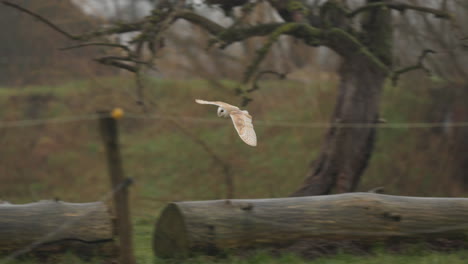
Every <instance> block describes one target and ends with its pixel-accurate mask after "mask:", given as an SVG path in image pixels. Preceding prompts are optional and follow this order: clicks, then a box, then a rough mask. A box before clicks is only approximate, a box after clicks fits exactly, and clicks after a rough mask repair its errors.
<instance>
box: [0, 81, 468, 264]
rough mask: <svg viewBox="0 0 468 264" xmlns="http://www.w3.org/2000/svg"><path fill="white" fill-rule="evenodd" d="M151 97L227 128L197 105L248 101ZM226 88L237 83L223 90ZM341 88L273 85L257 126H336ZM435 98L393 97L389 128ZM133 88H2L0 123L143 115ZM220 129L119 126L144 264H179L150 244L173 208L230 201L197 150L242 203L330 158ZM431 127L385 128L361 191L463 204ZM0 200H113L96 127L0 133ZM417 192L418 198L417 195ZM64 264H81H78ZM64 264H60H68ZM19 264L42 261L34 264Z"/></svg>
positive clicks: (446, 258)
mask: <svg viewBox="0 0 468 264" xmlns="http://www.w3.org/2000/svg"><path fill="white" fill-rule="evenodd" d="M147 82H148V90H147V91H146V94H147V96H148V98H149V99H150V100H151V101H154V102H156V105H157V107H154V106H153V105H151V106H150V113H149V115H150V116H151V115H161V114H166V115H173V116H188V117H196V118H200V117H201V118H206V119H209V120H219V119H217V118H216V116H215V111H216V108H215V107H210V106H201V105H197V104H195V103H194V102H193V99H194V98H203V99H207V100H211V99H220V98H223V100H226V101H227V102H231V103H233V104H237V103H239V98H237V97H236V96H235V95H234V94H233V93H232V92H231V91H230V90H228V89H220V88H216V87H212V86H211V84H210V83H208V82H205V81H202V80H192V81H169V80H153V79H148V80H147ZM222 85H223V86H225V88H233V87H234V86H235V85H234V84H233V83H232V82H229V81H223V82H222ZM334 86H335V83H333V82H329V83H318V82H316V83H312V84H307V85H304V84H301V83H297V82H288V81H283V82H279V81H275V82H265V83H264V84H262V88H261V90H259V91H257V92H255V93H254V94H253V96H254V101H253V103H251V105H249V106H248V110H249V112H250V113H252V114H253V116H254V118H255V119H254V124H255V121H256V120H263V121H265V120H268V121H271V123H281V122H298V123H305V124H307V123H310V122H327V120H328V118H329V115H330V113H331V111H332V108H333V104H334V98H335V89H334V88H333V87H334ZM426 89H428V88H417V89H412V90H411V89H405V87H403V88H400V87H388V88H387V89H386V90H385V93H384V96H383V102H382V116H383V117H384V118H386V119H387V120H388V121H389V122H416V121H421V120H424V119H425V118H426V117H425V113H426V112H427V109H428V108H430V104H431V102H430V96H429V93H428V91H427V90H426ZM134 93H135V91H134V88H133V83H132V80H129V79H125V78H105V79H94V80H92V81H77V82H69V83H65V84H63V85H59V86H34V87H22V88H1V89H0V103H1V104H2V106H3V107H2V108H0V118H1V119H2V120H22V119H34V118H55V117H63V116H73V115H84V114H93V113H95V111H96V110H101V109H112V108H113V107H117V106H118V107H122V108H124V110H125V111H126V113H127V114H129V113H133V114H138V115H141V114H142V110H141V108H140V107H139V106H137V105H136V104H135V103H134V100H133V99H134V97H132V96H133V95H134ZM221 121H225V122H220V123H205V122H187V121H184V120H179V121H178V122H179V124H180V125H181V126H183V127H184V128H185V129H186V130H187V131H189V132H190V134H191V136H188V135H187V134H185V133H184V132H182V131H181V130H180V129H179V128H178V127H177V126H174V125H173V124H172V123H171V122H169V121H164V120H157V119H132V118H129V117H128V115H127V118H124V119H122V121H120V128H121V129H120V132H121V146H122V155H123V161H124V167H125V171H126V174H127V175H128V176H130V177H132V178H134V179H135V184H134V185H133V186H132V187H131V206H132V216H133V218H132V220H133V223H134V233H135V236H134V241H135V253H136V256H137V259H138V263H182V262H174V261H168V260H159V259H155V258H154V257H153V253H152V249H151V236H152V232H153V227H154V224H155V221H156V219H157V216H158V215H159V213H160V211H161V209H162V208H163V207H164V206H165V204H167V202H168V201H173V200H203V199H222V198H224V197H225V186H224V180H223V175H222V171H221V168H220V166H219V165H218V164H216V163H215V162H213V159H212V157H211V156H210V154H208V153H207V152H206V151H204V148H203V147H202V146H201V145H200V144H199V143H197V142H198V141H200V140H201V141H202V142H204V144H206V145H207V146H208V147H209V148H210V149H212V150H213V151H215V152H216V153H217V155H218V156H219V158H221V159H222V160H224V161H225V162H226V163H228V164H229V165H230V166H231V167H232V170H233V175H234V182H235V196H236V198H263V197H282V196H286V195H288V194H289V193H291V192H292V191H294V190H295V188H297V187H298V186H299V185H300V184H301V183H302V181H303V178H304V176H305V175H306V173H307V170H308V164H309V162H310V161H311V160H313V159H314V157H316V155H317V154H318V153H319V151H320V148H321V141H322V137H323V135H324V132H325V129H323V128H320V129H311V128H303V127H282V126H272V125H258V126H256V131H257V135H258V138H259V146H258V147H257V148H255V149H254V148H251V147H249V146H247V145H245V144H243V143H242V142H241V140H240V139H239V138H238V136H237V135H236V134H235V131H234V129H233V128H232V124H231V122H230V121H229V120H221ZM427 138H428V132H427V130H422V129H413V130H410V129H379V135H378V140H377V145H376V149H375V152H374V155H373V157H372V161H371V164H370V166H369V168H368V170H367V171H366V173H365V175H364V176H363V178H362V179H363V180H362V184H361V186H360V189H361V190H368V189H371V188H373V187H376V186H385V188H386V191H387V192H388V193H392V194H406V195H444V196H453V195H459V196H460V195H463V193H462V192H460V191H458V189H457V188H456V187H457V185H458V184H457V183H456V182H453V180H452V179H450V178H447V177H446V175H447V174H446V173H445V171H446V170H447V167H446V166H447V165H446V164H443V163H442V164H440V163H434V162H431V157H432V156H434V155H440V153H441V152H443V151H444V150H445V149H444V148H443V147H440V144H439V143H440V142H443V141H442V140H443V139H440V138H431V141H430V142H431V144H429V145H428V146H427V148H425V149H424V151H420V146H421V144H422V143H425V142H427ZM0 144H1V145H2V148H0V156H1V157H2V159H1V160H0V173H1V174H2V184H1V185H0V195H1V196H0V199H3V200H8V201H11V202H13V203H24V202H32V201H35V200H40V199H49V198H53V197H59V198H60V199H62V200H64V201H70V202H90V201H95V200H97V199H100V198H101V197H102V196H103V195H104V194H105V193H106V192H108V191H109V181H108V179H107V172H106V164H105V159H104V153H103V148H102V145H101V141H100V135H99V133H98V128H97V123H96V121H80V122H71V123H61V124H45V125H40V126H34V127H18V128H8V129H6V128H0ZM416 187H417V188H416ZM466 256H467V253H466V252H465V251H460V252H455V253H436V252H430V251H421V252H412V253H405V254H393V253H385V252H384V251H382V252H376V253H374V254H371V255H366V256H353V255H347V254H339V255H337V256H329V257H324V258H320V259H316V260H314V261H313V262H311V261H306V260H304V259H301V258H299V257H297V256H294V255H284V256H279V257H278V256H275V257H273V256H270V255H268V254H266V253H264V252H259V253H258V254H254V255H253V256H249V257H236V256H229V257H227V258H226V257H225V258H212V257H206V256H200V257H197V258H193V259H190V260H187V261H185V262H183V263H259V264H263V263H324V264H325V263H379V264H387V263H416V264H418V263H465V262H466ZM56 261H57V262H58V263H81V262H80V261H79V260H77V259H76V258H75V257H74V256H73V255H66V256H64V257H63V259H57V260H56ZM60 261H62V262H60ZM18 263H35V262H34V260H30V261H29V262H28V260H25V261H19V262H18Z"/></svg>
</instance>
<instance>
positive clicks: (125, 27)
mask: <svg viewBox="0 0 468 264" xmlns="http://www.w3.org/2000/svg"><path fill="white" fill-rule="evenodd" d="M2 3H3V4H4V5H6V6H9V7H12V8H14V9H17V10H19V11H21V12H23V13H26V14H28V15H30V16H32V17H34V18H36V19H38V20H39V21H41V22H42V23H44V24H46V25H47V26H49V27H50V28H52V29H53V30H55V31H57V32H59V33H60V34H62V35H64V36H65V37H67V38H69V39H71V40H76V41H86V40H90V39H93V38H97V37H101V36H106V35H112V34H121V33H127V32H132V31H137V30H139V29H140V28H141V26H142V24H143V21H138V22H135V23H124V24H117V25H113V26H111V27H108V28H105V29H100V30H96V31H91V32H88V33H84V34H80V35H73V34H70V33H68V32H67V31H65V30H63V29H61V28H60V27H59V26H57V25H55V24H54V23H52V22H51V21H49V20H47V19H46V18H44V17H42V16H41V15H39V14H37V13H35V12H33V11H31V10H28V9H26V8H24V7H21V6H20V5H17V4H14V3H11V2H9V1H5V0H3V1H2Z"/></svg>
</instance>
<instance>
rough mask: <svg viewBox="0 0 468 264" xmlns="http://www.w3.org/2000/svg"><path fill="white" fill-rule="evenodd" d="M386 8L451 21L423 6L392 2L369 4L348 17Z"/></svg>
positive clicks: (442, 14)
mask: <svg viewBox="0 0 468 264" xmlns="http://www.w3.org/2000/svg"><path fill="white" fill-rule="evenodd" d="M381 7H387V8H391V9H395V10H398V11H400V12H404V11H406V10H414V11H418V12H423V13H429V14H433V15H434V16H435V17H437V18H444V19H452V15H451V14H449V13H447V12H444V11H441V10H438V9H434V8H430V7H423V6H415V5H408V4H405V3H394V2H378V3H371V4H368V5H364V6H361V7H359V8H357V9H355V10H353V11H351V12H349V13H348V17H354V16H356V15H358V14H359V13H362V12H365V11H368V10H371V9H374V8H381Z"/></svg>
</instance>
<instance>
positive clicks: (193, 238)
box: [153, 193, 468, 257]
mask: <svg viewBox="0 0 468 264" xmlns="http://www.w3.org/2000/svg"><path fill="white" fill-rule="evenodd" d="M467 219H468V198H421V197H405V196H392V195H382V194H374V193H347V194H338V195H325V196H309V197H293V198H279V199H256V200H215V201H195V202H174V203H170V204H169V205H167V207H166V208H165V209H164V210H163V212H162V213H161V216H160V218H159V219H158V221H157V223H156V229H155V232H154V237H153V249H154V252H155V254H156V255H157V256H159V257H185V256H189V255H191V254H192V253H208V254H210V253H216V252H219V251H222V250H225V249H233V248H252V247H258V246H265V245H274V246H279V245H289V244H291V243H294V242H296V241H299V240H303V239H312V240H313V239H320V240H322V239H327V240H334V241H337V240H338V241H339V240H346V239H351V240H363V241H368V242H369V241H370V242H373V241H383V240H387V239H390V238H391V239H392V240H394V239H398V238H404V239H407V238H426V237H434V236H440V237H444V238H448V237H464V236H465V235H466V234H468V222H467Z"/></svg>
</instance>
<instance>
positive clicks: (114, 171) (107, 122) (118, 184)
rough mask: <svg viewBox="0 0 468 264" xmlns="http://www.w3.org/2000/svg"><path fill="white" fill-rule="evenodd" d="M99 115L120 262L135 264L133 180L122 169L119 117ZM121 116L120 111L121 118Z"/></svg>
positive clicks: (106, 114) (105, 114)
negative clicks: (131, 204) (130, 187)
mask: <svg viewBox="0 0 468 264" xmlns="http://www.w3.org/2000/svg"><path fill="white" fill-rule="evenodd" d="M114 111H115V110H114ZM98 113H99V114H100V115H101V117H100V119H99V127H100V131H101V135H102V140H103V143H104V147H105V149H106V156H107V165H108V172H109V175H110V178H111V184H112V190H113V191H114V195H113V196H114V197H113V198H114V209H115V213H116V226H117V235H118V238H119V247H120V250H119V253H120V256H119V262H120V264H135V263H136V261H135V256H134V255H133V243H132V223H131V220H130V207H129V202H128V188H127V187H128V184H129V183H130V182H131V180H130V179H127V178H125V176H124V172H123V168H122V158H121V156H120V148H119V133H118V128H117V119H118V117H117V116H115V115H113V116H114V117H113V116H111V115H110V112H109V111H99V112H98ZM121 114H122V113H121V110H120V115H119V117H120V116H121Z"/></svg>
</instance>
